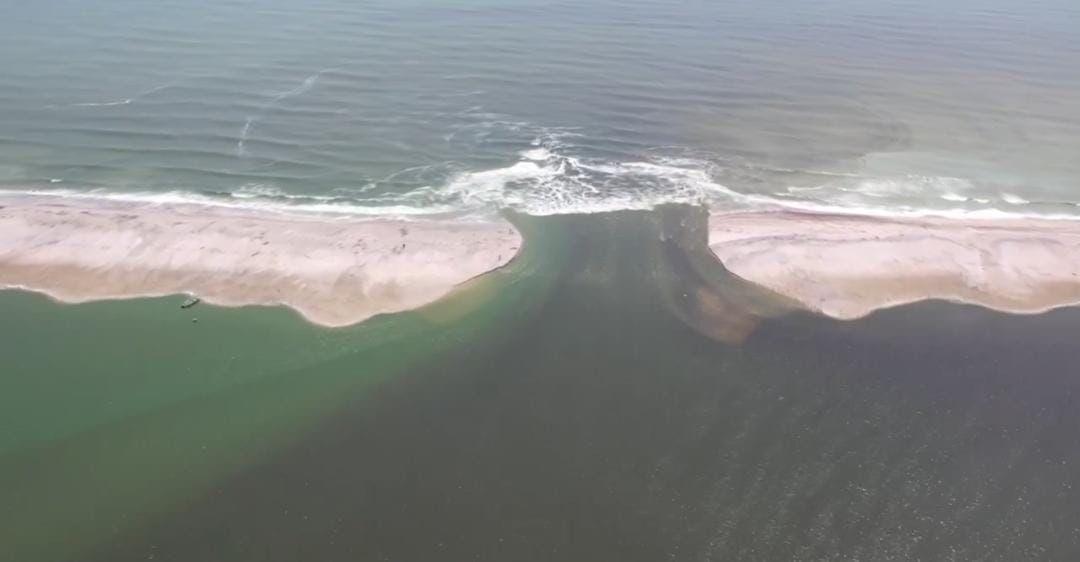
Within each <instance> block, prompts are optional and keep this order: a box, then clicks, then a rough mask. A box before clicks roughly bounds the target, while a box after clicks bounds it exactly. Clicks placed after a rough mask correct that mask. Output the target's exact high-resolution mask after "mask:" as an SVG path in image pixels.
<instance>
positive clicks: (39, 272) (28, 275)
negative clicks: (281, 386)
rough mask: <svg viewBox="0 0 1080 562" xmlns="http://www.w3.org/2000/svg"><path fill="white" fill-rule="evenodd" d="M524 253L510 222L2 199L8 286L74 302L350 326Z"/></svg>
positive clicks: (0, 246)
mask: <svg viewBox="0 0 1080 562" xmlns="http://www.w3.org/2000/svg"><path fill="white" fill-rule="evenodd" d="M520 246H521V237H520V235H519V234H518V233H517V231H516V230H514V228H513V227H512V226H511V225H510V224H509V223H507V222H505V221H495V222H489V223H474V222H460V221H451V220H431V219H425V220H389V219H365V218H356V217H347V218H342V217H339V216H321V215H310V214H308V215H304V214H283V213H281V214H279V213H274V212H266V211H253V210H245V209H236V208H227V207H216V206H206V205H192V204H147V203H131V202H117V201H108V200H101V199H87V198H80V199H65V198H61V197H54V196H33V195H0V287H5V286H6V287H18V288H23V289H28V290H32V291H38V292H42V293H46V294H48V295H51V296H52V297H54V298H56V299H58V300H62V301H66V302H82V301H90V300H100V299H116V298H127V297H136V296H160V295H170V294H177V293H191V294H194V295H197V296H199V297H201V298H202V299H204V300H206V301H207V302H211V303H215V304H220V305H227V306H241V305H254V304H258V305H275V304H283V305H286V306H289V307H292V308H294V309H296V310H297V311H299V312H300V313H301V314H302V315H303V316H304V317H306V318H308V319H309V320H311V321H312V322H315V323H318V324H323V325H327V326H343V325H348V324H353V323H356V322H360V321H362V320H364V319H367V318H370V317H371V316H374V315H376V314H380V313H384V312H397V311H401V310H406V309H411V308H415V307H418V306H421V305H424V304H427V303H430V302H432V301H434V300H436V299H439V298H440V297H442V296H444V295H446V294H447V293H449V292H450V291H451V290H452V289H453V288H454V286H456V285H458V284H460V283H462V282H464V281H466V280H468V279H470V278H472V277H475V276H477V275H479V274H481V273H484V272H486V271H490V270H492V269H495V268H498V267H500V266H502V265H504V264H506V263H507V262H508V261H510V260H511V259H512V258H513V257H514V255H515V254H516V253H517V250H518V248H519V247H520Z"/></svg>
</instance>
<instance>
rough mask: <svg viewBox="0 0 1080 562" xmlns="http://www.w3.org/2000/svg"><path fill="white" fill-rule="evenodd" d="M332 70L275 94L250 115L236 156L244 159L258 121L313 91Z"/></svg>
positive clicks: (325, 70) (243, 128)
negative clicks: (290, 100) (283, 105)
mask: <svg viewBox="0 0 1080 562" xmlns="http://www.w3.org/2000/svg"><path fill="white" fill-rule="evenodd" d="M331 70H336V69H334V68H324V69H322V70H320V71H318V72H316V73H315V74H312V75H311V76H308V77H307V78H304V81H303V82H301V83H300V85H299V86H297V87H295V88H292V89H290V90H285V91H284V92H280V93H277V94H274V96H273V97H272V98H270V101H268V102H266V103H265V104H263V105H262V107H260V108H259V110H258V111H257V112H255V113H254V114H253V115H248V116H247V119H246V120H245V121H244V126H243V127H242V128H241V129H240V137H239V138H238V139H237V141H236V156H237V157H243V156H244V155H245V154H246V146H245V145H246V144H247V141H248V139H249V138H250V137H251V131H252V129H254V128H255V124H256V123H258V121H259V120H260V119H262V118H263V117H264V116H265V115H266V114H267V113H269V112H270V111H271V110H272V109H273V108H274V106H276V105H277V104H279V103H281V102H282V101H285V100H286V99H288V98H291V97H295V96H299V95H300V94H303V93H305V92H307V91H308V90H311V88H313V87H315V83H316V82H318V81H319V78H320V77H321V76H322V75H323V74H326V73H327V72H330V71H331Z"/></svg>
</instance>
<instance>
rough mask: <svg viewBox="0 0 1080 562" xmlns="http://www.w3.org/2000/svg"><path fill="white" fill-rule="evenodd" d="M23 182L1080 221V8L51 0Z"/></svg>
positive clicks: (344, 198) (15, 182) (14, 127)
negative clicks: (1061, 217) (1076, 218)
mask: <svg viewBox="0 0 1080 562" xmlns="http://www.w3.org/2000/svg"><path fill="white" fill-rule="evenodd" d="M0 15H2V17H0V69H2V72H0V187H2V188H4V189H8V190H53V191H58V192H60V193H63V194H69V195H70V194H79V193H86V192H89V191H93V192H96V193H98V195H99V196H109V197H129V198H140V199H152V200H166V201H167V200H188V199H193V198H194V199H200V198H201V199H210V200H213V201H215V202H218V203H221V204H234V205H253V206H258V205H264V206H269V207H274V206H280V205H299V206H307V207H309V208H311V209H313V210H323V211H329V212H352V213H370V214H394V215H409V214H427V213H438V212H465V213H469V214H477V213H479V214H484V213H490V212H493V211H495V210H499V209H502V208H514V209H517V210H521V211H525V212H529V213H532V214H558V213H567V212H594V211H606V210H616V209H625V208H646V207H650V206H653V205H655V204H657V203H660V202H672V201H676V202H691V203H697V202H706V203H708V204H711V205H713V206H715V207H718V208H737V209H742V208H747V207H762V206H765V207H773V206H777V205H786V206H792V207H797V208H808V209H832V210H836V209H840V210H851V211H864V212H872V213H885V214H896V213H900V214H903V213H914V214H919V213H925V212H934V213H939V214H950V215H951V214H963V213H970V212H978V213H982V214H989V215H994V214H1000V213H1011V214H1043V215H1078V214H1080V208H1078V207H1077V205H1078V203H1080V186H1078V182H1080V158H1078V157H1077V154H1078V153H1080V4H1078V3H1077V2H1075V1H1074V0H1033V1H1028V2H1016V1H1013V0H983V1H974V0H947V1H944V2H942V1H939V0H870V1H862V0H826V1H821V2H804V1H801V0H778V1H775V2H750V1H732V2H712V1H700V0H697V1H695V0H691V1H686V2H669V1H660V0H618V1H615V0H587V1H577V0H575V1H562V0H557V1H541V0H498V1H495V0H393V1H388V0H368V1H364V2H350V1H346V0H312V1H305V2H295V1H288V0H258V1H257V0H224V1H219V2H196V1H194V0H162V1H156V2H143V1H138V0H95V1H93V2H86V1H84V0H41V1H35V2H24V3H10V4H9V5H7V6H5V7H4V8H3V9H2V12H0Z"/></svg>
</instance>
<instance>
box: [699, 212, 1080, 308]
mask: <svg viewBox="0 0 1080 562" xmlns="http://www.w3.org/2000/svg"><path fill="white" fill-rule="evenodd" d="M709 246H710V248H711V249H712V250H713V252H714V253H715V254H716V255H717V257H719V258H720V260H721V261H722V262H723V263H724V265H725V266H726V267H727V268H728V269H729V270H731V271H732V272H733V273H735V274H736V275H738V276H740V277H742V278H744V279H747V280H749V281H752V282H754V283H758V284H760V285H763V286H765V287H767V288H769V289H772V290H774V291H776V292H778V293H780V294H783V295H785V296H788V297H790V298H792V299H795V300H796V301H799V302H800V303H802V304H803V305H805V306H807V307H808V308H810V309H813V310H816V311H819V312H821V313H824V314H827V315H829V316H832V317H835V318H842V319H852V318H858V317H861V316H865V315H867V314H869V313H871V312H873V311H875V310H878V309H881V308H886V307H891V306H896V305H901V304H906V303H911V302H915V301H920V300H924V299H944V300H950V301H957V302H963V303H968V304H977V305H981V306H985V307H988V308H992V309H996V310H1000V311H1005V312H1013V313H1038V312H1044V311H1047V310H1050V309H1053V308H1056V307H1060V306H1067V305H1073V304H1077V303H1080V222H1077V221H1070V220H1036V219H977V220H976V219H964V220H959V219H945V218H918V219H914V218H913V219H883V218H877V217H865V216H851V215H826V214H811V213H794V212H772V213H766V212H761V213H728V214H724V213H714V214H712V215H711V216H710V219H709Z"/></svg>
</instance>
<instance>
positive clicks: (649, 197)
mask: <svg viewBox="0 0 1080 562" xmlns="http://www.w3.org/2000/svg"><path fill="white" fill-rule="evenodd" d="M311 81H312V82H313V81H314V80H311ZM573 152H574V151H573V148H572V147H569V148H568V147H567V145H566V144H564V137H562V136H559V135H549V136H546V137H541V138H538V139H536V140H534V141H533V142H532V143H531V145H530V146H528V148H525V149H523V150H521V151H520V152H519V153H518V154H517V158H516V159H515V160H514V161H513V162H512V163H510V164H508V165H506V166H503V167H495V168H491V169H486V170H478V171H463V170H460V169H456V168H455V167H453V166H450V165H434V166H421V167H415V168H409V169H407V170H402V171H399V172H396V173H394V174H391V175H390V176H388V177H387V178H384V179H383V180H381V181H382V183H384V184H393V189H386V188H383V187H380V186H379V185H377V184H378V183H379V182H376V183H375V184H369V185H364V186H360V187H358V188H355V189H341V190H337V191H335V192H334V193H332V194H297V193H289V192H285V191H283V190H281V189H279V188H277V187H275V186H273V185H264V184H248V185H244V186H241V187H239V188H238V189H236V190H233V191H231V192H207V191H167V192H151V191H143V192H118V191H107V190H89V191H87V190H70V189H65V190H57V189H31V190H22V191H16V192H13V191H10V190H9V191H7V192H6V193H8V194H12V193H30V194H35V195H50V196H56V197H70V198H97V199H105V200H116V201H129V202H139V203H145V204H198V205H209V206H216V207H229V208H238V209H253V210H259V211H266V212H307V213H321V214H326V215H339V216H348V215H361V216H396V217H422V216H432V215H454V216H458V217H472V218H482V217H486V216H491V215H492V214H493V213H497V212H500V211H502V210H514V211H517V212H522V213H526V214H531V215H555V214H578V213H599V212H608V211H617V210H635V209H636V210H641V209H650V208H653V207H656V206H657V205H662V204H666V203H684V204H693V205H707V206H709V207H711V208H713V209H714V210H720V211H727V212H740V211H770V210H794V211H803V212H815V213H833V214H837V213H841V214H858V215H871V216H881V217H889V216H892V217H914V216H942V217H956V218H978V217H983V218H1030V217H1038V218H1049V219H1071V220H1080V206H1078V205H1077V204H1075V203H1072V202H1039V201H1035V202H1032V201H1027V200H1025V199H1022V198H1020V197H1018V196H1016V195H1013V194H1011V193H1010V192H1006V191H1000V192H997V193H996V194H995V195H988V194H987V193H988V192H987V190H986V189H985V186H976V185H975V184H973V182H971V181H969V180H966V179H963V178H953V177H936V176H919V175H908V176H899V177H867V176H862V175H860V174H855V173H846V172H832V171H806V170H790V169H782V168H771V169H770V168H762V167H747V166H745V165H742V166H739V165H735V164H730V163H729V164H723V163H718V162H717V161H715V160H710V159H707V158H699V157H687V156H685V155H680V156H670V155H660V154H654V155H650V156H647V157H642V158H641V159H639V160H631V161H623V162H620V161H612V160H605V159H602V158H590V157H587V156H582V155H576V154H573ZM751 168H752V170H753V172H752V173H753V174H754V175H753V178H754V180H755V182H756V184H757V185H754V186H751V187H749V188H748V187H746V185H745V184H747V183H754V182H747V181H746V178H747V177H748V174H751V172H750V171H748V170H750V169H751ZM793 174H798V175H800V176H801V177H803V181H801V182H800V183H799V185H785V184H784V183H782V182H783V178H787V177H792V175H793ZM404 177H407V178H423V179H424V181H426V182H429V183H424V184H422V185H419V186H418V187H412V188H407V189H405V190H401V189H400V186H399V185H397V182H399V181H401V179H402V178H404ZM806 177H810V178H813V181H811V182H809V183H808V182H807V181H806V180H805V178H806ZM740 182H742V183H740ZM732 185H737V186H738V187H731V186H732ZM761 185H766V186H767V187H766V188H762V187H760V186H761ZM384 187H385V186H384ZM0 193H2V192H0Z"/></svg>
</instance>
